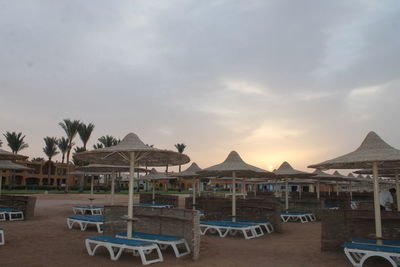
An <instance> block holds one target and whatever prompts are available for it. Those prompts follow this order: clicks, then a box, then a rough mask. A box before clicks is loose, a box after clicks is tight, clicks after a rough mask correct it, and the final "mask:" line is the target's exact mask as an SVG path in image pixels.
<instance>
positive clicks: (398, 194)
mask: <svg viewBox="0 0 400 267" xmlns="http://www.w3.org/2000/svg"><path fill="white" fill-rule="evenodd" d="M395 176H396V199H397V211H400V184H399V172H398V171H396V174H395ZM0 179H1V178H0ZM0 185H1V182H0Z"/></svg>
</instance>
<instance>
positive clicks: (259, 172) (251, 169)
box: [198, 151, 274, 221]
mask: <svg viewBox="0 0 400 267" xmlns="http://www.w3.org/2000/svg"><path fill="white" fill-rule="evenodd" d="M198 173H199V174H200V175H201V176H216V177H232V219H233V221H236V218H235V217H236V181H235V180H236V177H241V178H246V177H248V178H257V177H273V176H274V174H273V173H272V172H269V171H266V170H263V169H260V168H258V167H255V166H252V165H250V164H247V163H246V162H244V161H243V160H242V158H241V157H240V156H239V154H238V153H237V152H236V151H232V152H231V153H229V155H228V157H227V158H226V159H225V161H224V162H222V163H220V164H217V165H214V166H211V167H208V168H206V169H203V170H202V171H199V172H198Z"/></svg>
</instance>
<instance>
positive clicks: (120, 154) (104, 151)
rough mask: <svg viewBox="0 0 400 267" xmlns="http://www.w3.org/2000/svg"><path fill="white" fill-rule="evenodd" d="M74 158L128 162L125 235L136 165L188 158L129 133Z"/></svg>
mask: <svg viewBox="0 0 400 267" xmlns="http://www.w3.org/2000/svg"><path fill="white" fill-rule="evenodd" d="M75 158H77V159H79V160H82V161H84V162H89V163H97V164H111V165H125V164H127V163H129V193H128V194H129V201H128V218H127V221H128V223H127V236H131V235H132V225H133V220H134V219H133V194H134V187H133V186H134V171H135V167H137V166H152V167H155V166H169V165H170V166H175V165H180V164H186V163H188V162H189V161H190V158H189V157H188V156H187V155H185V154H181V153H178V152H175V151H171V150H162V149H158V148H154V147H150V146H147V145H145V144H144V143H143V142H142V140H140V139H139V137H138V136H137V135H136V134H134V133H130V134H128V135H127V136H125V137H124V139H122V141H121V142H120V143H118V144H117V145H115V146H111V147H106V148H101V149H95V150H91V151H85V152H81V153H77V154H75Z"/></svg>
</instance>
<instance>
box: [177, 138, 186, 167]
mask: <svg viewBox="0 0 400 267" xmlns="http://www.w3.org/2000/svg"><path fill="white" fill-rule="evenodd" d="M175 148H176V150H178V152H179V153H180V154H182V153H183V151H184V150H185V148H186V145H185V144H184V143H182V144H179V143H178V144H175ZM179 172H181V164H179Z"/></svg>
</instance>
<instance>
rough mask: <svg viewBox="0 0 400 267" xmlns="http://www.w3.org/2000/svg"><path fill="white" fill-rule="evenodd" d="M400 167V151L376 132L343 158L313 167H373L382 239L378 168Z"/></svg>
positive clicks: (378, 235) (378, 234)
mask: <svg viewBox="0 0 400 267" xmlns="http://www.w3.org/2000/svg"><path fill="white" fill-rule="evenodd" d="M399 166H400V150H398V149H395V148H393V147H392V146H390V145H388V144H387V143H386V142H385V141H383V140H382V139H381V138H380V137H379V136H378V135H377V134H376V133H375V132H369V133H368V135H367V137H366V138H365V139H364V141H363V142H362V144H361V145H360V147H359V148H357V149H356V150H355V151H353V152H351V153H348V154H345V155H343V156H340V157H337V158H334V159H331V160H327V161H324V162H322V163H318V164H314V165H311V166H310V167H311V168H324V169H368V168H371V167H372V172H373V176H374V210H375V232H376V238H377V239H381V238H382V222H381V209H380V203H379V181H378V167H379V168H388V167H389V168H390V167H392V168H393V167H399Z"/></svg>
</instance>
